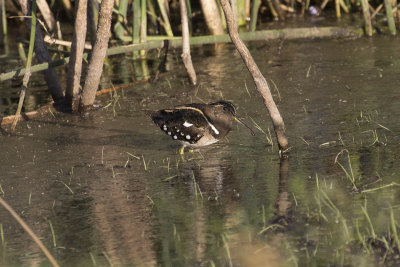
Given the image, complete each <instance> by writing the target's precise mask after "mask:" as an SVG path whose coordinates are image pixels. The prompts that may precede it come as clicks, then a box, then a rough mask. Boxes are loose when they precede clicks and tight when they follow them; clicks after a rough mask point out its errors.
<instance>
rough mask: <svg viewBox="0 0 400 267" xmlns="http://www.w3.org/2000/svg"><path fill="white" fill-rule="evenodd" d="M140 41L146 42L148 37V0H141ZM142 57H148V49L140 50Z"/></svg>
mask: <svg viewBox="0 0 400 267" xmlns="http://www.w3.org/2000/svg"><path fill="white" fill-rule="evenodd" d="M140 10H141V14H140V43H145V42H146V39H147V13H146V10H147V5H146V0H140ZM140 57H141V58H146V50H140Z"/></svg>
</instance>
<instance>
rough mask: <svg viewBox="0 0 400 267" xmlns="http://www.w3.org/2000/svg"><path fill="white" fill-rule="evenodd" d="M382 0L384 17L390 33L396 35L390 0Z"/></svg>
mask: <svg viewBox="0 0 400 267" xmlns="http://www.w3.org/2000/svg"><path fill="white" fill-rule="evenodd" d="M384 2H385V11H386V17H387V20H388V25H389V30H390V33H391V34H392V35H396V25H395V23H394V17H393V9H392V1H391V0H384Z"/></svg>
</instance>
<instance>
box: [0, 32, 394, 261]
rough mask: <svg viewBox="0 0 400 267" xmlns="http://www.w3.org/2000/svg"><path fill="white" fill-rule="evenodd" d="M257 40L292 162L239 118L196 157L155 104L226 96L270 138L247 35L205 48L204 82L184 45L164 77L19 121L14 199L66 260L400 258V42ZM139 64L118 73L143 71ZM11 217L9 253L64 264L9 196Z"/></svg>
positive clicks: (116, 76) (7, 139)
mask: <svg viewBox="0 0 400 267" xmlns="http://www.w3.org/2000/svg"><path fill="white" fill-rule="evenodd" d="M249 47H250V50H251V52H252V54H253V56H254V57H255V59H256V61H257V63H258V64H259V66H260V68H261V71H262V72H263V74H264V75H265V76H266V77H267V80H268V82H269V84H270V85H271V89H272V92H273V94H274V98H275V100H276V101H277V103H278V106H279V109H280V111H281V113H282V116H283V118H284V120H285V123H286V129H287V134H288V137H289V141H290V144H291V146H292V150H291V152H290V154H289V158H288V159H280V157H279V154H278V151H277V146H276V144H275V143H274V144H273V145H272V146H271V145H269V144H268V142H267V138H266V135H265V134H264V133H262V132H261V131H258V130H256V131H258V132H257V136H256V137H252V136H251V134H250V132H249V131H248V130H247V129H246V128H244V127H242V126H240V125H237V124H235V125H234V127H233V130H232V132H231V133H230V134H229V135H228V136H227V139H226V140H223V141H221V142H219V143H217V144H215V145H212V146H209V147H206V148H202V149H197V150H195V151H194V152H193V153H190V152H186V153H185V155H184V159H182V158H181V156H180V155H178V154H177V151H178V149H179V144H178V143H175V142H173V141H172V140H171V139H170V138H169V137H168V136H166V135H165V134H164V133H162V132H161V131H160V130H159V129H158V128H157V127H156V126H154V125H153V124H152V123H151V121H150V119H149V118H147V117H146V116H145V115H144V114H143V113H142V112H140V110H141V109H158V108H166V107H170V106H174V105H176V104H183V103H190V102H202V101H205V102H211V101H215V100H219V99H225V100H230V101H233V102H234V103H235V105H236V106H237V107H238V113H239V115H240V116H241V117H244V118H245V120H246V121H247V123H248V124H249V125H252V127H253V128H255V125H254V123H253V121H252V120H254V122H256V123H257V124H258V125H259V126H260V127H261V128H262V129H263V131H264V132H265V133H266V134H267V137H268V129H269V130H270V131H272V127H271V122H270V119H269V117H268V114H267V112H266V109H265V107H264V106H263V101H262V99H261V98H260V96H259V94H258V92H257V91H256V90H255V88H254V85H253V83H252V81H251V77H250V75H249V74H248V72H247V70H246V68H245V67H244V65H243V64H242V61H241V58H240V56H239V55H238V53H237V52H236V51H235V49H234V47H233V46H232V45H228V44H225V45H220V46H204V47H196V48H194V49H193V51H192V55H193V61H194V62H193V63H194V66H195V68H196V71H197V74H198V76H199V83H200V85H199V86H198V87H196V88H192V87H190V86H189V85H188V84H187V77H186V73H185V71H184V69H183V66H182V65H183V64H181V62H180V60H179V52H176V54H172V55H171V56H170V57H169V59H168V63H167V72H166V73H165V74H164V75H163V76H162V77H161V78H160V80H159V81H158V82H157V83H155V84H150V83H143V84H138V85H135V86H133V87H131V88H128V89H124V90H123V91H118V93H117V94H118V96H114V97H111V96H104V97H102V98H100V100H101V106H102V107H106V106H107V107H106V108H101V109H99V110H97V111H95V112H93V113H92V114H91V115H90V117H87V118H80V117H77V116H72V115H68V114H57V115H56V118H54V117H52V116H51V115H46V116H42V117H38V118H36V119H34V120H30V121H27V122H21V123H19V125H18V128H17V133H16V135H13V136H9V135H8V134H7V129H5V130H3V134H2V135H1V136H0V144H1V145H0V147H1V151H2V157H1V158H0V166H1V170H2V171H1V174H0V184H1V190H0V191H1V194H2V197H4V199H5V200H6V201H7V202H8V203H9V204H10V205H11V206H13V208H14V209H15V210H16V211H17V212H18V214H20V215H21V216H22V217H23V219H24V220H25V221H26V222H27V223H28V225H30V226H31V227H32V229H33V230H34V232H35V233H36V234H37V235H38V236H39V237H41V239H42V241H43V242H44V244H45V245H46V246H47V247H48V248H49V249H50V251H51V252H52V254H53V255H54V256H55V257H56V259H57V261H58V262H59V263H60V264H61V265H62V266H90V265H95V264H97V265H98V266H104V265H108V264H110V263H112V264H114V265H115V266H121V265H123V266H133V265H139V266H148V265H150V266H153V265H162V266H193V265H195V266H212V265H213V264H214V265H215V266H230V265H233V266H265V264H266V262H268V264H269V266H282V265H284V266H295V265H300V266H305V265H309V266H320V265H357V266H358V265H363V266H369V265H371V266H372V265H393V266H395V265H397V264H399V258H398V255H399V254H398V252H397V245H396V243H395V241H394V240H395V238H394V231H393V229H397V231H399V227H398V224H399V223H398V222H399V219H400V218H399V208H400V200H399V199H400V198H399V192H400V191H399V190H400V188H399V187H398V184H400V181H399V166H400V164H399V160H398V159H399V144H400V142H399V141H400V140H399V132H400V124H399V121H398V118H399V116H400V104H399V98H400V93H399V90H398V73H397V70H398V69H399V62H400V61H399V59H400V58H399V54H398V53H396V52H397V51H398V49H399V45H398V44H397V42H396V39H394V38H391V37H383V36H376V37H374V38H370V39H369V38H361V39H356V40H298V41H271V42H268V43H257V42H254V43H249ZM120 59H121V58H118V60H120ZM121 66H126V67H124V68H122V67H121ZM131 67H132V63H130V62H129V61H127V62H125V61H124V62H123V63H121V64H120V70H119V71H118V72H113V71H109V73H108V74H105V75H108V76H107V77H110V79H111V80H112V81H121V80H124V81H129V79H131V80H132V79H133V78H132V72H129V71H127V69H129V68H131ZM122 70H124V71H126V72H125V73H122ZM139 74H140V73H139ZM139 76H140V75H139ZM131 80H130V81H131ZM274 84H276V87H275V85H274ZM246 86H247V88H248V91H247V90H246ZM276 88H277V89H276ZM108 104H110V105H108ZM271 135H273V133H272V132H271ZM274 142H275V139H274ZM340 152H342V153H341V154H340ZM132 155H134V156H132ZM335 159H337V162H338V163H340V164H341V165H342V166H343V168H344V169H345V170H346V172H347V173H348V174H349V177H346V173H345V172H344V171H343V170H342V168H341V167H340V165H339V164H338V163H335ZM349 159H350V161H349ZM352 177H354V181H352V179H353V178H352ZM381 187H382V188H381ZM373 189H376V190H373ZM368 190H369V191H368ZM371 190H372V191H371ZM363 210H364V211H363ZM391 211H392V214H393V219H394V220H393V221H395V223H397V225H396V226H394V227H393V224H392V220H391V217H390V214H391ZM49 222H51V224H52V226H53V228H54V238H53V234H52V231H51V228H50V223H49ZM0 223H1V224H2V227H3V236H4V243H3V245H2V246H1V252H2V253H1V256H0V263H1V264H0V265H3V266H20V265H27V266H30V265H34V264H37V265H43V266H48V262H47V261H46V259H45V257H44V256H43V254H42V253H41V252H40V250H39V249H38V247H37V246H36V245H35V244H34V243H33V242H32V241H31V239H30V238H29V236H28V235H27V234H26V233H25V232H24V231H23V230H22V229H21V227H20V226H19V225H18V224H17V223H16V222H15V221H14V219H13V218H12V217H11V216H10V215H9V214H8V213H7V212H6V211H5V210H4V209H2V208H1V209H0ZM373 237H375V239H374V240H373ZM385 241H386V242H387V243H388V244H389V245H388V247H390V248H391V249H392V251H388V250H386V248H385V245H384V243H385ZM392 242H393V243H392Z"/></svg>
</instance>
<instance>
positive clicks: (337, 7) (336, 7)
mask: <svg viewBox="0 0 400 267" xmlns="http://www.w3.org/2000/svg"><path fill="white" fill-rule="evenodd" d="M335 9H336V17H337V18H340V0H335Z"/></svg>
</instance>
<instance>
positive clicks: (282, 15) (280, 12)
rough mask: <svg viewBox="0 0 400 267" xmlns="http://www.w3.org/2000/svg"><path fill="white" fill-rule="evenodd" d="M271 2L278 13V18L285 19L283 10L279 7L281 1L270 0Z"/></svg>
mask: <svg viewBox="0 0 400 267" xmlns="http://www.w3.org/2000/svg"><path fill="white" fill-rule="evenodd" d="M272 4H273V5H274V7H275V10H276V12H277V13H278V16H279V19H280V20H285V15H284V11H283V10H282V8H281V3H280V2H279V0H272Z"/></svg>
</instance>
